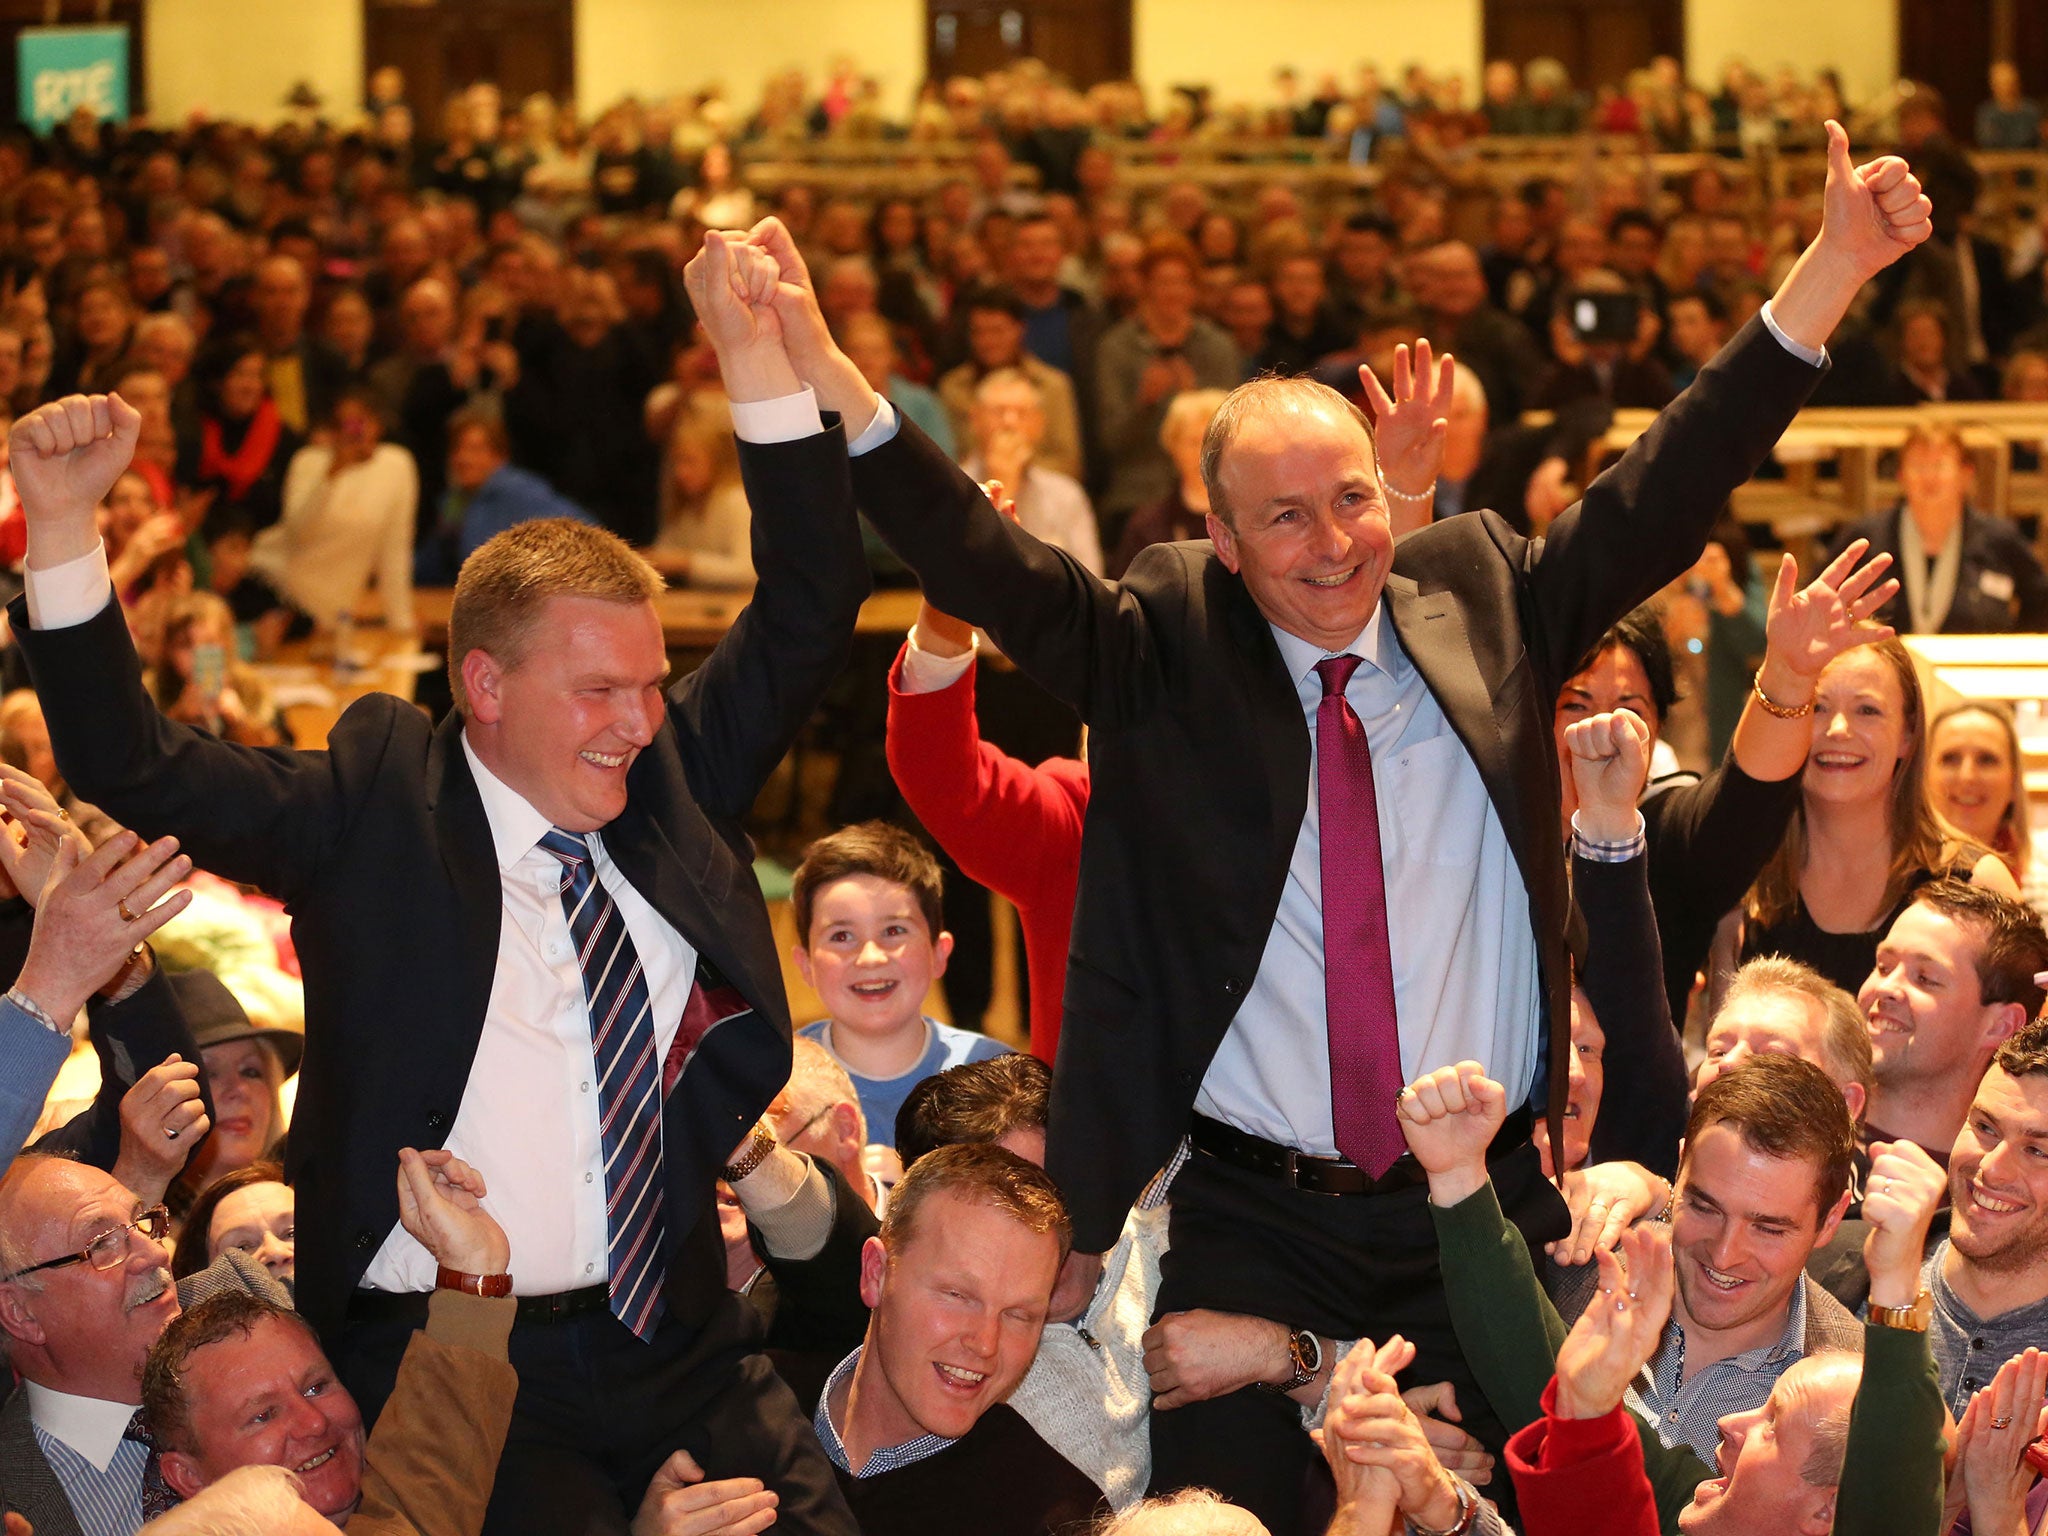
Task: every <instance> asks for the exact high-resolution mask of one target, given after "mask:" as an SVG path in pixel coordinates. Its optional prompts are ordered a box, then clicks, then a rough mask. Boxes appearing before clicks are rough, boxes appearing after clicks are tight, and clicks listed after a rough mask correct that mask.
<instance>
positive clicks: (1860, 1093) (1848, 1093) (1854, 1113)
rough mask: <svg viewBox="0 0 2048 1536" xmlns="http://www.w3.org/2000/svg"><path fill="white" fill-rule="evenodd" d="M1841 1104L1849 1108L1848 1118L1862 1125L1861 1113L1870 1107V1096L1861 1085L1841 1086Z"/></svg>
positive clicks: (1847, 1084)
mask: <svg viewBox="0 0 2048 1536" xmlns="http://www.w3.org/2000/svg"><path fill="white" fill-rule="evenodd" d="M1842 1102H1843V1103H1844V1104H1846V1105H1848V1106H1849V1118H1850V1119H1851V1120H1853V1121H1855V1122H1856V1123H1857V1124H1858V1125H1861V1124H1862V1123H1863V1111H1864V1110H1866V1109H1868V1108H1869V1107H1870V1094H1869V1092H1868V1091H1867V1090H1866V1089H1865V1088H1864V1086H1863V1085H1862V1084H1861V1083H1844V1084H1842Z"/></svg>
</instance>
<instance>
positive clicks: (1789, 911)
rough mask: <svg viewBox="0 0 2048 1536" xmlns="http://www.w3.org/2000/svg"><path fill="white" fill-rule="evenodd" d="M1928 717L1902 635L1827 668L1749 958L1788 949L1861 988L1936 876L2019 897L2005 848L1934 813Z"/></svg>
mask: <svg viewBox="0 0 2048 1536" xmlns="http://www.w3.org/2000/svg"><path fill="white" fill-rule="evenodd" d="M1925 722H1926V715H1925V711H1924V708H1923V706H1922V702H1921V697H1920V680H1919V678H1918V676H1917V675H1916V674H1915V673H1914V670H1913V660H1912V657H1911V656H1910V655H1909V654H1908V653H1907V651H1906V648H1905V647H1904V646H1903V645H1901V644H1899V642H1898V641H1897V640H1884V641H1882V642H1880V643H1878V644H1876V645H1872V646H1866V647H1864V648H1861V649H1859V650H1854V651H1850V652H1848V653H1847V654H1845V655H1843V656H1841V657H1838V658H1837V659H1836V660H1835V661H1833V662H1832V663H1830V664H1829V666H1828V668H1827V670H1826V671H1824V672H1823V673H1822V674H1821V678H1820V686H1819V688H1818V689H1817V690H1816V692H1815V695H1814V712H1813V750H1812V752H1811V753H1810V754H1809V756H1808V758H1807V763H1806V771H1805V774H1804V776H1803V778H1802V780H1801V794H1800V803H1799V808H1798V809H1797V811H1795V812H1794V814H1793V817H1792V824H1791V825H1790V826H1789V827H1788V828H1787V829H1786V832H1785V840H1784V842H1783V843H1781V844H1780V845H1779V848H1778V851H1777V853H1776V854H1774V855H1773V856H1772V858H1771V861H1770V863H1769V864H1767V865H1765V866H1764V871H1763V874H1762V875H1761V876H1759V877H1758V879H1757V882H1756V885H1755V887H1754V888H1753V889H1752V890H1751V892H1750V894H1749V900H1748V902H1747V904H1746V907H1745V911H1744V922H1743V933H1742V942H1741V951H1740V953H1741V958H1742V959H1743V960H1749V959H1752V958H1754V957H1755V956H1757V955H1787V956H1789V957H1791V958H1792V959H1794V960H1800V961H1803V962H1805V963H1806V964H1807V965H1810V966H1812V967H1813V969H1815V970H1816V971H1818V972H1820V973H1821V975H1823V976H1825V977H1827V979H1828V980H1830V981H1832V982H1833V983H1834V984H1835V985H1836V986H1838V987H1840V988H1842V990H1843V991H1845V992H1848V993H1850V994H1852V995H1853V994H1854V993H1855V992H1856V991H1857V989H1858V988H1859V987H1861V986H1862V985H1863V982H1864V980H1865V979H1866V978H1867V977H1868V976H1869V975H1870V969H1871V966H1872V965H1873V964H1874V963H1875V960H1876V956H1877V945H1878V941H1879V940H1880V939H1882V938H1883V937H1884V935H1885V932H1886V931H1887V930H1888V929H1889V928H1890V927H1891V925H1892V920H1893V919H1894V918H1896V917H1897V916H1898V915H1899V913H1900V912H1902V911H1903V910H1905V907H1906V905H1907V904H1908V903H1909V902H1910V901H1911V900H1912V899H1913V892H1914V891H1916V890H1918V889H1919V888H1920V887H1921V886H1922V885H1925V884H1926V883H1927V882H1928V881H1929V880H1933V879H1937V878H1939V877H1941V876H1943V875H1955V876H1958V877H1960V878H1963V879H1968V880H1972V881H1974V882H1975V883H1977V884H1979V885H1985V886H1989V887H1990V888H1991V889H1993V890H1996V891H1998V892H2000V893H2002V894H2004V895H2008V896H2013V897H2017V896H2018V895H2019V889H2018V887H2017V886H2016V885H2015V884H2014V883H2013V878H2012V874H2011V872H2010V871H2009V870H2007V869H2006V867H2005V865H2004V864H2003V863H2002V862H2000V860H1999V859H1998V857H1997V855H1995V854H1993V853H1990V852H1988V851H1987V850H1986V849H1984V848H1983V847H1981V846H1979V845H1978V844H1976V843H1973V842H1970V841H1969V840H1968V839H1967V838H1965V837H1963V836H1962V834H1960V833H1959V832H1957V831H1956V829H1955V828H1954V827H1952V826H1950V825H1949V824H1948V823H1947V822H1945V821H1943V820H1942V819H1941V817H1940V816H1939V815H1937V814H1936V813H1935V810H1934V807H1933V805H1932V803H1931V802H1930V801H1929V799H1928V796H1927V784H1926V763H1927V746H1926V739H1925V731H1926V724H1925Z"/></svg>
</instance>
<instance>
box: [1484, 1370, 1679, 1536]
mask: <svg viewBox="0 0 2048 1536" xmlns="http://www.w3.org/2000/svg"><path fill="white" fill-rule="evenodd" d="M1508 1473H1509V1475H1510V1476H1511V1477H1513V1478H1514V1480H1515V1497H1516V1499H1517V1500H1519V1501H1520V1503H1521V1506H1522V1526H1521V1528H1522V1531H1523V1536H1658V1527H1657V1500H1656V1495H1655V1493H1654V1492H1653V1491H1652V1489H1651V1487H1650V1477H1649V1474H1648V1473H1647V1472H1645V1471H1644V1470H1643V1444H1642V1441H1641V1440H1639V1439H1638V1438H1637V1436H1636V1427H1635V1421H1634V1420H1633V1419H1631V1418H1630V1417H1629V1415H1628V1410H1627V1409H1625V1408H1621V1407H1616V1408H1615V1410H1614V1411H1613V1412H1612V1413H1608V1414H1604V1415H1602V1416H1601V1417H1600V1418H1597V1419H1561V1418H1559V1417H1558V1416H1557V1381H1556V1378H1554V1377H1553V1378H1552V1379H1551V1382H1550V1385H1549V1386H1547V1387H1545V1388H1544V1389H1543V1417H1542V1418H1540V1419H1538V1420H1536V1422H1535V1423H1533V1424H1526V1425H1524V1426H1523V1427H1522V1428H1521V1429H1519V1430H1517V1431H1516V1432H1515V1434H1514V1437H1513V1438H1512V1439H1510V1440H1509V1441H1508Z"/></svg>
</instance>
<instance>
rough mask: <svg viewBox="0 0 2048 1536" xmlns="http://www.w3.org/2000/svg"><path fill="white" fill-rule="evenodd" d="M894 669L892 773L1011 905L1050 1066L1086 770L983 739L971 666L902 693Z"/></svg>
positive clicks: (969, 865)
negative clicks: (1031, 762) (1039, 760)
mask: <svg viewBox="0 0 2048 1536" xmlns="http://www.w3.org/2000/svg"><path fill="white" fill-rule="evenodd" d="M902 671H903V657H902V655H901V654H900V653H899V654H898V656H897V658H896V663H895V665H894V666H892V667H891V668H890V669H889V730H888V753H889V771H890V772H891V773H892V774H894V775H895V779H896V787H897V788H898V789H900V790H902V791H903V798H904V800H905V801H906V802H908V804H909V806H910V809H911V810H912V811H913V812H914V813H915V814H916V816H917V819H918V820H919V821H921V822H923V823H924V826H925V830H927V831H928V832H930V833H931V835H932V836H933V837H934V838H935V839H937V841H938V843H939V846H940V847H942V848H944V849H945V850H946V852H947V853H948V854H950V855H952V857H953V861H954V862H955V863H957V864H958V865H959V866H960V868H961V871H962V872H963V873H964V874H966V875H967V877H968V878H969V879H971V880H975V881H978V882H979V883H980V884H982V885H985V886H987V887H988V888H989V889H990V890H992V891H994V892H996V893H997V894H998V895H1000V896H1003V897H1005V898H1006V899H1008V900H1009V901H1011V902H1012V903H1014V904H1015V906H1016V908H1017V912H1018V916H1019V917H1020V918H1021V919H1022V922H1023V926H1024V931H1025V940H1026V943H1027V945H1028V946H1029V948H1030V953H1031V972H1032V985H1031V993H1032V1009H1031V1014H1032V1018H1031V1045H1032V1050H1033V1051H1034V1052H1035V1053H1036V1054H1038V1055H1040V1056H1043V1057H1045V1058H1046V1059H1047V1060H1048V1061H1049V1060H1051V1059H1052V1054H1053V1048H1054V1045H1055V1043H1056V1041H1057V1039H1058V1030H1059V996H1060V991H1061V988H1062V985H1063V983H1064V979H1065V975H1066V949H1067V937H1068V933H1069V931H1070V929H1071V926H1072V922H1073V911H1074V889H1075V886H1076V885H1077V884H1078V883H1079V880H1080V873H1081V824H1082V821H1083V818H1084V816H1085V813H1086V811H1087V806H1088V792H1087V784H1088V778H1087V769H1086V768H1084V767H1082V766H1081V765H1080V764H1077V763H1073V762H1069V761H1066V760H1064V759H1054V760H1053V761H1052V762H1051V763H1047V764H1043V765H1041V766H1039V767H1037V768H1033V767H1030V766H1028V765H1026V764H1024V763H1021V762H1019V761H1017V759H1016V758H1014V757H1011V756H1009V755H1008V754H1007V753H1005V752H1002V751H1000V750H998V749H997V748H995V747H993V746H991V745H989V744H988V743H987V742H985V741H983V740H982V739H981V730H980V727H979V726H978V725H977V724H976V722H975V718H974V668H973V667H969V668H968V669H967V672H966V675H965V676H963V677H962V678H961V679H960V681H959V682H957V683H955V684H953V686H951V687H950V688H941V689H939V690H938V691H937V692H936V693H906V692H904V690H903V676H902Z"/></svg>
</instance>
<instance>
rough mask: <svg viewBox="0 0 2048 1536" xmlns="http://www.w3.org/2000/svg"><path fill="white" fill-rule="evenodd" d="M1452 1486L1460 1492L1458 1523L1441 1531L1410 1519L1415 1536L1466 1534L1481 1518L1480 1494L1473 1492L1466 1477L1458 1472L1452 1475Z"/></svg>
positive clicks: (1410, 1525)
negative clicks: (1460, 1475) (1458, 1474)
mask: <svg viewBox="0 0 2048 1536" xmlns="http://www.w3.org/2000/svg"><path fill="white" fill-rule="evenodd" d="M1451 1486H1452V1487H1453V1488H1455V1489H1456V1490H1457V1494H1458V1522H1457V1524H1455V1525H1451V1526H1446V1527H1445V1528H1444V1529H1443V1530H1440V1531H1439V1530H1434V1529H1432V1528H1431V1527H1429V1526H1426V1525H1421V1524H1418V1523H1417V1522H1416V1521H1414V1520H1410V1521H1409V1522H1408V1529H1409V1530H1411V1531H1413V1532H1414V1533H1415V1536H1466V1533H1467V1532H1469V1531H1470V1530H1471V1529H1472V1527H1473V1525H1474V1523H1475V1522H1477V1520H1478V1518H1479V1495H1478V1494H1477V1493H1475V1492H1473V1490H1472V1489H1471V1487H1470V1486H1468V1485H1467V1483H1466V1482H1465V1479H1463V1478H1462V1477H1459V1476H1457V1475H1456V1474H1452V1475H1451Z"/></svg>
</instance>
